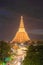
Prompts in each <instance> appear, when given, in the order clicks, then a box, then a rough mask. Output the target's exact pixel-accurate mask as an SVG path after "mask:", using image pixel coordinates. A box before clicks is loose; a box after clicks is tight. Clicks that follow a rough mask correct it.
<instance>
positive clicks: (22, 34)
mask: <svg viewBox="0 0 43 65" xmlns="http://www.w3.org/2000/svg"><path fill="white" fill-rule="evenodd" d="M26 41H30V38H29V36H28V34H27V32H26V31H25V27H24V23H23V16H21V20H20V26H19V29H18V31H17V33H16V35H15V37H14V38H13V40H12V41H11V43H14V42H15V43H24V42H26Z"/></svg>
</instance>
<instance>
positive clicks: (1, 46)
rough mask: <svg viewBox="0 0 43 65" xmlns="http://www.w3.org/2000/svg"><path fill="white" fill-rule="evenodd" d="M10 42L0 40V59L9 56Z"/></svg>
mask: <svg viewBox="0 0 43 65" xmlns="http://www.w3.org/2000/svg"><path fill="white" fill-rule="evenodd" d="M10 50H11V47H10V44H9V43H7V42H4V41H0V61H2V62H3V61H4V59H5V58H6V57H9V56H10Z"/></svg>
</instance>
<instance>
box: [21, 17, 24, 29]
mask: <svg viewBox="0 0 43 65" xmlns="http://www.w3.org/2000/svg"><path fill="white" fill-rule="evenodd" d="M23 27H24V23H23V16H21V20H20V28H23Z"/></svg>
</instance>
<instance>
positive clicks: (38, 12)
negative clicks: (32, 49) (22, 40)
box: [0, 0, 43, 41]
mask: <svg viewBox="0 0 43 65" xmlns="http://www.w3.org/2000/svg"><path fill="white" fill-rule="evenodd" d="M21 15H22V16H24V24H25V28H26V31H27V33H28V34H29V36H30V38H31V39H32V40H43V1H41V0H36V1H35V0H0V40H5V41H10V40H11V39H12V38H13V37H14V36H15V33H16V32H17V30H18V27H19V23H20V16H21Z"/></svg>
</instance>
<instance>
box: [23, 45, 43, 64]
mask: <svg viewBox="0 0 43 65" xmlns="http://www.w3.org/2000/svg"><path fill="white" fill-rule="evenodd" d="M23 65H43V45H37V46H33V45H31V46H29V48H28V51H27V54H26V57H25V59H24V61H23Z"/></svg>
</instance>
